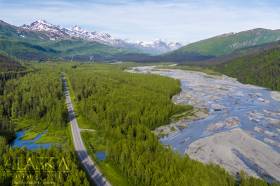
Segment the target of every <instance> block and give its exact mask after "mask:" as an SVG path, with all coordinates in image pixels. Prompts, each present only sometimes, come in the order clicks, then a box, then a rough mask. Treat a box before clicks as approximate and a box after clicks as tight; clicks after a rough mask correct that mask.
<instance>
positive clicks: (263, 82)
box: [215, 48, 280, 91]
mask: <svg viewBox="0 0 280 186" xmlns="http://www.w3.org/2000/svg"><path fill="white" fill-rule="evenodd" d="M215 69H216V70H217V71H219V72H221V73H224V74H226V75H229V76H231V77H236V78H237V79H238V80H239V81H241V82H243V83H250V84H254V85H259V86H263V87H268V88H271V89H273V90H278V91H279V90H280V50H279V48H273V49H270V50H265V51H263V52H258V53H253V54H249V55H245V56H243V57H239V58H236V59H233V60H230V61H228V62H226V63H223V64H221V65H217V66H216V67H215Z"/></svg>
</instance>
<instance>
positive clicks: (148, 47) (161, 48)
mask: <svg viewBox="0 0 280 186" xmlns="http://www.w3.org/2000/svg"><path fill="white" fill-rule="evenodd" d="M21 28H23V29H27V30H31V31H36V32H43V33H44V34H45V35H47V37H48V38H49V39H50V40H62V39H82V40H86V41H92V42H98V43H102V44H105V45H110V46H114V47H120V48H134V49H139V50H140V51H143V52H147V53H152V54H160V53H164V52H169V51H172V50H176V49H178V48H180V47H182V45H181V44H180V43H178V42H176V43H174V42H164V41H162V40H155V41H152V42H144V41H140V42H129V41H126V40H122V39H116V38H113V37H112V36H111V35H110V34H108V33H101V32H96V31H94V32H90V31H87V30H85V29H82V28H81V27H79V26H77V25H75V26H73V27H72V28H63V27H61V26H58V25H53V24H51V23H48V22H47V21H45V20H38V21H35V22H33V23H31V24H30V25H26V24H25V25H23V26H21Z"/></svg>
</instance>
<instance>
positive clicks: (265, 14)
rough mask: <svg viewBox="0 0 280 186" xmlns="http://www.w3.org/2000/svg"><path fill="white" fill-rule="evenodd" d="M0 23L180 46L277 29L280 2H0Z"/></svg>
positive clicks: (189, 0) (90, 0) (262, 0)
mask: <svg viewBox="0 0 280 186" xmlns="http://www.w3.org/2000/svg"><path fill="white" fill-rule="evenodd" d="M0 19H1V20H4V21H6V22H9V23H11V24H15V25H22V24H24V23H30V22H32V21H34V20H37V19H44V20H47V21H48V22H51V23H53V24H57V25H62V26H66V27H70V26H73V25H80V26H81V27H83V28H86V29H88V30H92V31H102V32H108V33H110V34H111V35H112V36H113V37H116V38H123V39H129V40H133V41H137V40H144V41H149V40H154V39H163V40H166V41H179V42H182V43H189V42H194V41H197V40H201V39H205V38H208V37H211V36H215V35H219V34H223V33H228V32H238V31H242V30H248V29H252V28H259V27H262V28H270V29H280V1H279V0H269V1H268V0H246V1H245V0H235V1H233V0H232V1H230V0H141V1H140V0H119V1H118V0H83V1H76V0H45V1H43V0H0Z"/></svg>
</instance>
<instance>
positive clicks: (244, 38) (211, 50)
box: [164, 28, 280, 57]
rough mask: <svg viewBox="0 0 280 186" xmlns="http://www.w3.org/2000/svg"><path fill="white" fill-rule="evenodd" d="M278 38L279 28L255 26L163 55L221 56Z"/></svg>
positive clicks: (279, 36)
mask: <svg viewBox="0 0 280 186" xmlns="http://www.w3.org/2000/svg"><path fill="white" fill-rule="evenodd" d="M279 40H280V30H279V29H277V30H271V29H264V28H255V29H251V30H246V31H241V32H237V33H226V34H221V35H217V36H214V37H211V38H207V39H203V40H200V41H197V42H194V43H190V44H188V45H185V46H183V47H181V48H179V49H177V50H174V51H171V52H169V53H167V54H164V55H183V54H184V53H191V52H193V53H197V54H200V55H210V56H216V57H217V56H223V55H227V54H230V53H231V52H233V51H235V50H237V49H241V48H245V47H250V46H256V45H260V44H265V43H270V42H275V41H279Z"/></svg>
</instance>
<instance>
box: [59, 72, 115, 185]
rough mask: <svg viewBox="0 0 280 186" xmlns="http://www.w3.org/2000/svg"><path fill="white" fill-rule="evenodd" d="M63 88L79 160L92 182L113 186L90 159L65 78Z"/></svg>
mask: <svg viewBox="0 0 280 186" xmlns="http://www.w3.org/2000/svg"><path fill="white" fill-rule="evenodd" d="M62 82H63V87H64V94H65V97H66V104H67V109H68V113H69V119H70V123H71V132H72V136H73V142H74V147H75V151H76V152H77V154H78V158H79V160H80V161H81V163H82V165H83V167H84V168H85V170H86V172H87V173H88V175H89V177H90V179H91V181H93V182H94V183H95V184H96V185H97V186H111V184H110V183H109V182H108V181H107V180H106V178H105V177H104V176H103V175H102V173H101V172H100V170H99V169H98V168H97V167H96V166H95V164H94V162H93V161H92V159H91V158H90V156H89V155H88V153H87V150H86V148H85V145H84V143H83V140H82V137H81V134H80V128H79V126H78V122H77V120H76V116H75V112H74V107H73V104H72V101H71V97H70V92H69V89H68V86H67V81H66V80H65V78H64V77H63V78H62Z"/></svg>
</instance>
